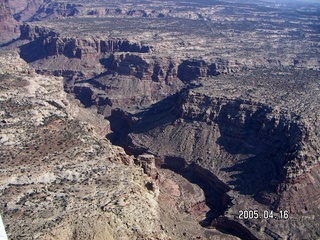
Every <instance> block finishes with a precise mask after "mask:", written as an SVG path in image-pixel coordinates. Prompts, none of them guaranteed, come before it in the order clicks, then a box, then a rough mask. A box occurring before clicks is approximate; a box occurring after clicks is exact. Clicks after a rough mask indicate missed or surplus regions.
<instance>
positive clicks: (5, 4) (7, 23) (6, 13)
mask: <svg viewBox="0 0 320 240" xmlns="http://www.w3.org/2000/svg"><path fill="white" fill-rule="evenodd" d="M17 25H18V24H17V22H16V21H15V20H14V19H13V16H12V13H11V10H10V6H9V1H8V0H1V1H0V31H1V35H0V43H2V42H7V41H9V40H11V39H12V38H14V37H17V36H18V35H19V29H18V27H17Z"/></svg>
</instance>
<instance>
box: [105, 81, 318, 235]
mask: <svg viewBox="0 0 320 240" xmlns="http://www.w3.org/2000/svg"><path fill="white" fill-rule="evenodd" d="M226 84H227V83H226ZM227 86H228V85H227ZM217 91H224V90H223V87H220V88H219V87H217ZM206 92H208V86H203V87H201V85H200V87H199V86H198V89H192V90H183V91H181V92H180V93H179V94H177V95H174V96H172V97H170V98H168V99H165V100H163V101H162V102H159V103H158V104H157V105H155V106H154V107H153V108H150V109H148V110H147V111H145V112H141V113H138V114H134V115H132V118H130V117H129V116H130V115H128V114H123V116H127V120H125V118H120V119H122V120H123V122H121V121H119V120H117V119H119V118H117V117H116V115H114V114H112V115H111V117H110V120H111V129H112V130H114V132H115V133H119V132H120V133H121V129H122V128H123V127H124V126H125V125H127V124H128V123H129V121H131V122H130V124H129V125H128V126H130V128H127V129H130V130H129V132H128V133H127V134H124V135H123V136H122V138H120V139H119V138H118V139H117V138H114V139H112V141H115V142H116V143H117V144H121V143H122V144H123V145H122V146H124V147H125V148H126V150H127V151H128V152H130V153H136V154H141V153H143V152H149V153H152V154H154V155H156V156H158V157H159V158H160V159H164V160H162V161H160V162H159V164H163V166H164V167H168V168H170V169H172V170H175V171H178V172H180V173H182V174H186V172H188V171H191V172H192V174H191V176H192V175H193V176H194V175H195V174H196V172H197V171H196V170H195V168H191V166H194V165H195V166H198V167H200V168H199V169H200V170H201V169H202V170H201V171H200V172H201V174H200V175H199V176H202V177H203V176H206V174H205V170H204V169H207V170H209V172H211V173H213V175H214V176H215V177H214V178H213V179H215V180H208V179H210V178H209V177H203V178H204V179H205V180H204V179H203V180H201V181H200V179H201V178H202V177H201V178H200V177H199V178H196V179H197V184H198V185H201V183H202V181H205V182H206V184H205V186H211V187H209V188H210V189H211V193H212V191H213V189H215V190H216V191H217V192H216V193H215V194H213V195H214V196H220V197H219V198H217V199H215V200H214V201H212V202H213V203H215V204H212V205H210V200H209V199H210V197H209V196H210V194H208V195H209V196H207V197H206V199H207V201H208V200H209V206H211V212H212V213H216V214H218V215H219V211H222V212H228V213H225V214H226V215H227V216H228V217H230V218H231V219H237V215H238V211H239V210H241V209H244V208H246V207H247V208H250V209H251V208H252V206H255V207H256V209H269V211H270V209H271V210H273V211H275V212H277V211H279V210H283V209H286V210H288V211H289V212H290V214H291V215H290V216H291V218H292V222H291V221H288V222H286V223H285V224H282V225H281V226H280V225H279V227H271V226H270V225H268V224H267V225H265V223H261V222H259V221H253V223H254V224H256V225H250V224H249V225H248V224H244V223H243V222H241V221H239V219H237V220H236V221H237V222H240V223H241V224H244V225H246V227H248V229H250V231H252V232H253V233H254V235H256V236H257V237H258V238H264V237H266V236H264V235H263V234H262V235H260V234H261V233H259V232H256V230H254V227H253V226H259V228H261V227H262V226H265V227H267V228H268V230H266V232H268V233H270V234H271V235H272V234H280V235H279V236H282V235H281V233H282V234H286V233H288V232H292V234H294V236H296V237H299V236H303V235H305V234H307V235H308V233H307V232H306V231H304V230H301V228H300V227H299V226H297V224H294V221H295V220H294V219H298V218H300V214H305V215H308V216H309V217H310V219H311V218H314V217H315V214H316V213H317V211H318V207H317V204H316V201H315V199H316V198H317V196H318V194H319V189H318V188H317V184H318V180H317V179H318V177H316V172H317V171H318V170H317V169H318V167H317V166H318V162H319V149H320V146H319V144H318V143H316V140H315V139H317V134H316V132H317V130H316V129H317V125H316V124H314V122H313V121H312V120H311V121H310V120H308V118H305V117H304V116H305V115H308V114H309V113H307V112H304V113H300V114H301V115H300V116H299V115H297V114H295V113H293V112H291V113H290V112H287V111H285V110H283V109H281V108H279V106H278V107H273V105H268V104H265V103H260V102H256V101H253V100H244V99H241V98H240V97H226V96H221V97H220V96H219V97H214V96H212V95H211V94H212V92H214V91H212V90H211V91H209V92H211V94H210V95H209V94H206ZM224 94H226V95H228V94H227V93H226V92H225V93H224ZM218 95H219V94H218ZM275 96H276V95H275ZM275 99H276V98H275ZM275 99H274V101H276V100H275ZM288 101H289V100H288ZM115 114H116V112H115ZM117 116H121V114H119V113H118V114H117ZM116 121H117V124H115V122H116ZM118 136H119V137H121V135H118ZM196 169H197V168H196ZM199 169H198V171H199ZM311 179H314V182H313V183H311V182H312V180H311ZM223 183H225V184H226V185H227V186H229V187H230V189H225V187H223ZM223 189H225V190H223ZM294 189H296V190H297V189H300V190H299V191H296V190H294ZM207 191H208V192H210V190H207ZM205 192H206V191H205ZM208 192H207V193H208ZM311 192H312V194H310V193H311ZM222 196H225V197H222ZM234 196H236V197H234ZM248 196H253V198H254V199H255V201H253V202H252V200H248ZM223 199H224V200H223ZM227 199H231V200H230V201H231V202H228V200H227ZM244 199H246V200H244ZM301 199H303V201H301ZM242 201H244V202H250V204H252V206H249V205H242V204H240V203H241V202H242ZM218 202H220V204H217V203H218ZM230 206H232V207H230ZM306 209H308V210H306ZM261 211H262V210H261ZM220 214H221V213H220ZM207 220H208V219H207ZM217 221H219V220H217ZM221 221H222V220H221ZM223 222H225V221H224V220H223V221H222V222H221V226H224V225H223ZM214 224H215V225H216V226H220V225H219V224H217V223H214ZM271 224H272V223H271ZM290 224H291V226H290ZM234 226H235V229H233V230H234V231H235V232H236V231H238V230H239V229H240V230H239V231H241V227H239V228H238V227H236V226H237V224H234ZM229 227H230V228H231V225H230V226H229ZM229 230H230V229H229ZM233 230H232V231H233ZM269 230H270V231H271V232H270V231H269ZM301 231H302V232H301ZM266 235H268V234H267V233H266ZM271 235H268V237H270V236H271ZM237 236H240V235H237ZM310 236H311V235H310Z"/></svg>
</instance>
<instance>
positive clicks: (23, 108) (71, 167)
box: [0, 54, 166, 240]
mask: <svg viewBox="0 0 320 240" xmlns="http://www.w3.org/2000/svg"><path fill="white" fill-rule="evenodd" d="M0 62H1V68H0V69H1V70H0V71H1V72H0V81H1V87H0V105H1V112H0V119H1V123H0V124H1V130H0V142H1V147H0V151H1V157H0V159H1V164H2V170H1V174H0V182H1V190H2V192H3V194H2V195H1V214H2V216H3V219H4V223H5V226H6V231H7V233H8V236H9V238H10V239H52V240H53V239H72V238H76V239H129V238H130V239H132V238H136V239H137V238H151V239H166V235H165V233H164V231H163V229H160V225H161V224H160V216H159V213H158V203H157V189H156V187H154V188H153V189H151V190H150V189H148V188H147V186H149V185H151V184H154V186H156V184H155V182H154V180H153V179H152V178H151V177H149V176H147V175H146V174H145V173H144V172H143V169H142V168H140V167H139V166H136V165H134V164H133V158H132V157H130V156H128V155H126V154H125V152H124V151H123V149H122V148H120V147H116V146H113V145H111V144H110V142H109V141H107V140H105V139H103V137H104V135H105V134H106V133H108V131H109V130H108V122H107V121H106V120H104V119H103V118H102V117H96V116H95V115H94V114H93V113H92V112H90V111H89V112H88V110H85V109H81V108H80V107H79V106H77V102H76V101H75V100H70V99H69V100H68V99H67V96H66V93H64V92H63V88H62V79H61V78H56V77H43V76H39V75H37V74H36V73H35V71H34V70H33V69H32V68H30V67H28V65H27V64H26V63H25V62H24V61H22V60H21V59H19V57H18V55H16V54H13V55H12V54H5V55H3V54H2V55H1V61H0ZM93 125H94V126H95V127H93Z"/></svg>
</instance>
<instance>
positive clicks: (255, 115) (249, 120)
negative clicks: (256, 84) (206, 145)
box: [215, 101, 302, 195]
mask: <svg viewBox="0 0 320 240" xmlns="http://www.w3.org/2000/svg"><path fill="white" fill-rule="evenodd" d="M240 104H241V101H239V102H231V103H228V104H226V105H225V106H224V107H223V108H222V109H221V112H220V114H219V117H218V118H217V119H216V121H215V122H216V123H217V124H218V127H219V130H220V134H221V136H220V137H219V138H218V139H217V141H216V143H217V144H218V145H220V146H221V148H223V150H224V151H226V152H227V153H230V154H231V155H237V156H240V157H239V158H240V159H241V160H238V161H237V162H235V163H234V165H233V166H231V167H227V168H223V169H221V170H222V171H226V172H230V173H234V174H232V175H231V178H232V179H233V180H231V181H229V182H228V184H229V185H231V186H233V187H234V189H235V190H237V191H239V192H240V193H241V194H249V195H254V194H258V193H259V192H260V191H265V190H266V191H269V192H274V191H275V190H276V187H277V185H278V184H279V183H280V182H282V181H284V178H285V174H286V172H285V169H284V165H285V164H286V163H287V162H288V161H290V160H292V159H294V158H295V156H296V154H297V150H298V148H299V143H300V142H301V140H302V132H301V130H300V129H299V127H298V125H297V124H296V123H290V122H289V121H287V120H286V119H285V117H280V118H279V119H275V118H272V119H268V118H267V115H268V114H270V113H271V109H268V108H266V107H265V106H259V107H258V108H257V109H255V112H250V111H247V112H245V113H244V114H245V121H243V119H241V117H239V112H240V113H241V111H240V110H239V105H240ZM276 122H277V123H276Z"/></svg>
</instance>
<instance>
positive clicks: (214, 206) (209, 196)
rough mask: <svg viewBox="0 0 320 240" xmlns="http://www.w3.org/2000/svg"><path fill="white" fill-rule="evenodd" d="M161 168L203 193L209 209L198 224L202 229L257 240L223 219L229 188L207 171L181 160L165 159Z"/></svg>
mask: <svg viewBox="0 0 320 240" xmlns="http://www.w3.org/2000/svg"><path fill="white" fill-rule="evenodd" d="M157 165H158V166H159V165H160V167H161V168H165V169H169V170H171V171H173V172H175V173H177V174H180V175H181V176H182V177H184V178H185V179H187V180H188V181H189V182H191V183H193V184H196V185H198V186H199V187H200V188H201V189H202V190H203V192H204V194H205V198H206V204H207V206H208V207H209V208H210V211H209V212H207V214H206V218H205V220H203V221H202V222H201V223H200V224H201V226H203V227H215V228H216V229H217V230H219V231H220V232H223V233H226V234H230V235H234V236H236V237H239V238H241V239H253V240H255V239H258V238H256V237H255V236H254V235H253V234H252V233H251V232H250V231H249V230H248V229H247V228H246V227H244V226H243V225H241V224H240V223H238V222H236V221H233V220H230V219H228V218H226V217H224V216H223V215H224V212H225V211H227V210H228V208H229V207H230V206H231V204H232V203H231V201H232V198H231V197H230V196H229V195H228V194H227V192H228V191H229V190H230V188H229V186H228V185H226V184H225V183H223V182H222V181H221V180H219V179H218V178H217V177H216V176H215V175H214V174H213V173H211V172H210V171H209V170H207V169H204V168H203V167H201V166H198V165H196V164H195V163H192V164H190V165H187V163H186V161H185V160H184V159H183V158H178V157H172V156H170V157H165V158H164V161H163V163H162V164H159V163H158V164H157Z"/></svg>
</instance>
